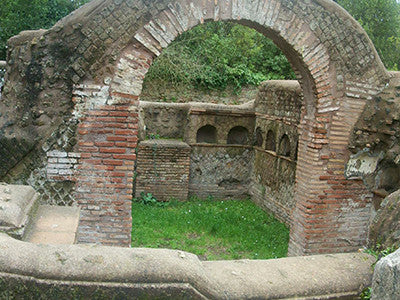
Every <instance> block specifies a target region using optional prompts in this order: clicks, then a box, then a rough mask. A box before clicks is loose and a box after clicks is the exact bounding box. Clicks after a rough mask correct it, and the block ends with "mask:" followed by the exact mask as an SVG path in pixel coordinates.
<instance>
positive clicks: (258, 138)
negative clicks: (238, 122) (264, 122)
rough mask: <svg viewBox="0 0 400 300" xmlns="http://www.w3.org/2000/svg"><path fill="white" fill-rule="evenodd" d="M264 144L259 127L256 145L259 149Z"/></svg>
mask: <svg viewBox="0 0 400 300" xmlns="http://www.w3.org/2000/svg"><path fill="white" fill-rule="evenodd" d="M262 144H263V136H262V130H261V128H260V127H257V129H256V136H255V141H254V145H255V146H257V147H262Z"/></svg>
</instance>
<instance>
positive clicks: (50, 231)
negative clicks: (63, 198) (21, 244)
mask: <svg viewBox="0 0 400 300" xmlns="http://www.w3.org/2000/svg"><path fill="white" fill-rule="evenodd" d="M79 211H80V210H79V208H78V207H66V206H51V205H40V206H39V208H38V211H37V214H36V217H35V219H34V220H33V223H32V226H31V227H30V228H29V231H28V233H27V234H26V236H25V237H24V239H23V240H24V241H26V242H31V243H36V244H53V245H66V244H74V243H75V238H76V231H77V228H78V222H79Z"/></svg>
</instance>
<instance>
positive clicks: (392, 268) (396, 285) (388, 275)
mask: <svg viewBox="0 0 400 300" xmlns="http://www.w3.org/2000/svg"><path fill="white" fill-rule="evenodd" d="M371 296H372V297H371V299H372V300H397V299H400V249H399V250H397V251H396V252H394V253H392V254H390V255H388V256H386V257H384V258H382V259H381V260H380V261H378V263H377V264H376V267H375V271H374V277H373V279H372V295H371Z"/></svg>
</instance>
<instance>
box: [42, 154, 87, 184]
mask: <svg viewBox="0 0 400 300" xmlns="http://www.w3.org/2000/svg"><path fill="white" fill-rule="evenodd" d="M80 157H81V154H80V153H75V152H63V151H57V150H53V151H49V152H47V167H46V171H47V178H48V179H50V180H53V181H64V180H68V181H76V177H75V175H76V174H75V172H76V168H77V166H78V162H79V158H80Z"/></svg>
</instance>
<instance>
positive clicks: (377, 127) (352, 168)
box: [345, 72, 400, 211]
mask: <svg viewBox="0 0 400 300" xmlns="http://www.w3.org/2000/svg"><path fill="white" fill-rule="evenodd" d="M391 76H392V78H391V82H390V88H389V89H387V90H386V91H385V92H383V93H380V94H379V95H377V96H374V97H372V98H371V99H370V101H369V102H368V103H367V105H366V106H365V109H364V112H363V113H362V115H361V117H360V119H359V120H358V122H357V124H356V125H355V127H354V129H353V132H352V136H351V139H350V143H349V148H350V150H351V152H352V153H353V154H352V156H351V158H350V160H349V162H348V163H347V166H346V173H345V174H346V176H347V177H348V178H351V179H353V180H362V181H363V182H364V184H365V185H366V186H367V187H368V189H369V190H370V191H371V192H372V193H373V194H374V197H373V204H374V211H376V210H378V209H379V207H380V204H381V202H382V200H383V198H385V197H386V196H388V195H389V194H390V193H392V192H394V191H396V190H398V189H400V72H392V73H391Z"/></svg>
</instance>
